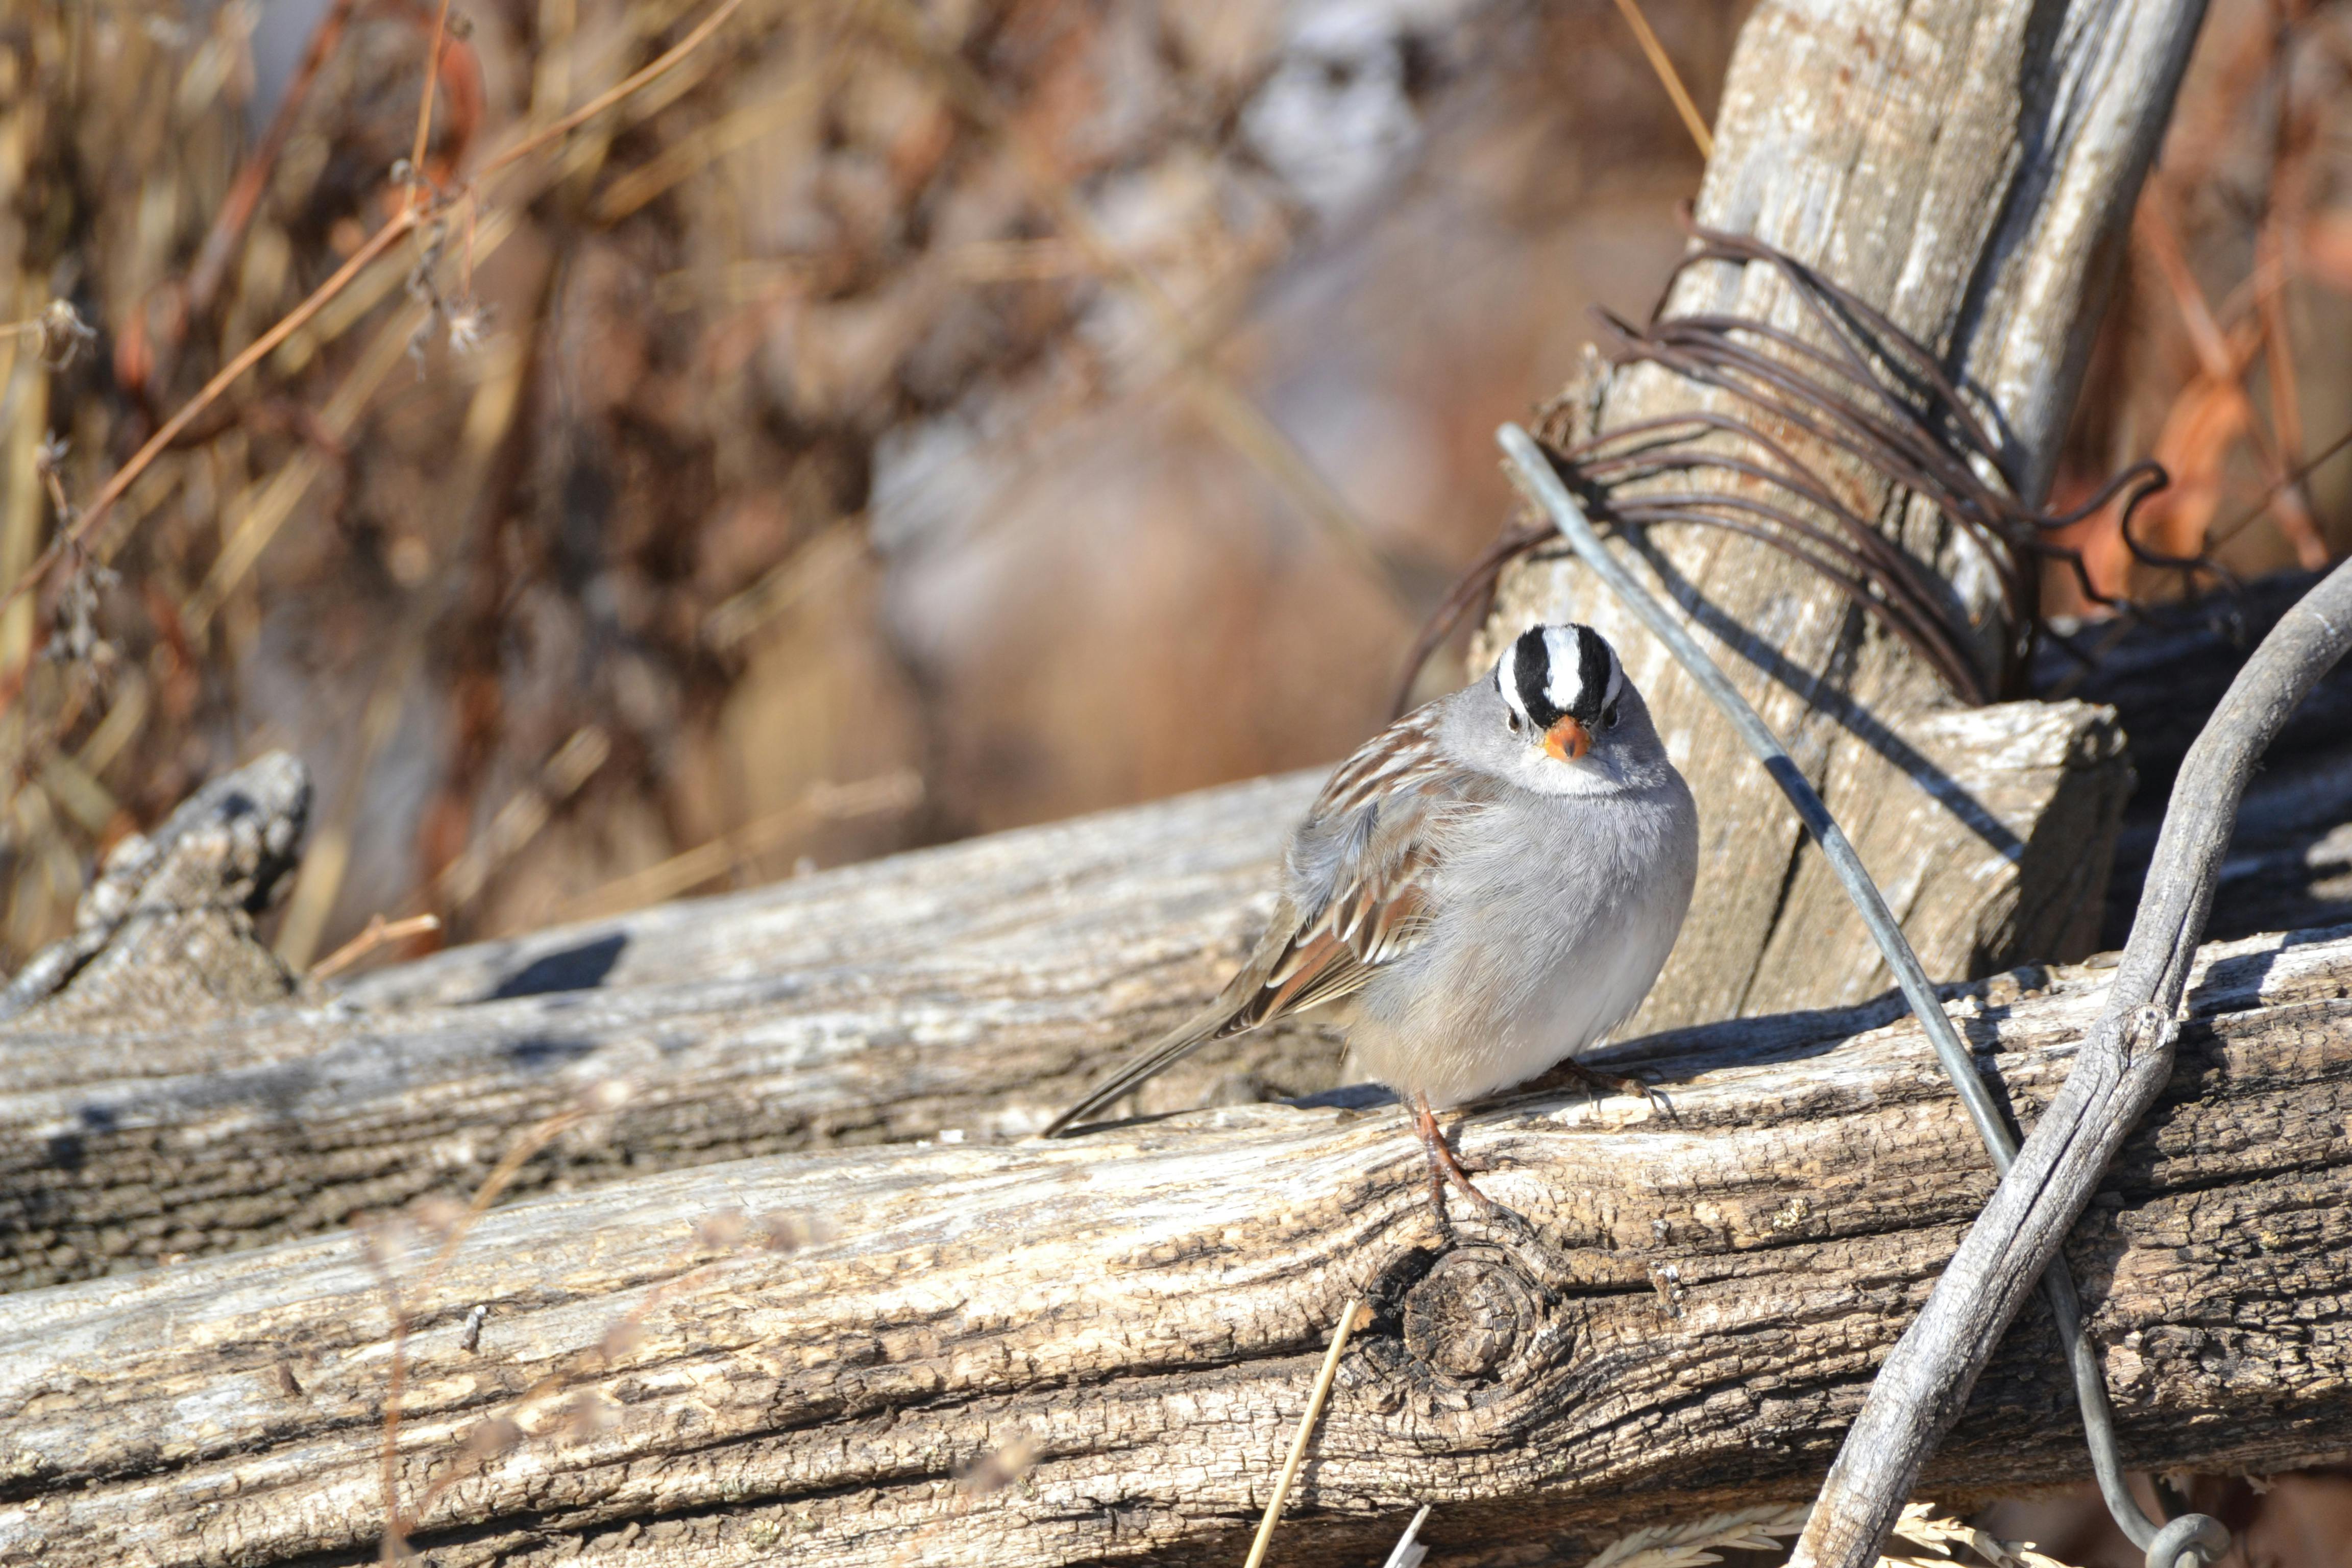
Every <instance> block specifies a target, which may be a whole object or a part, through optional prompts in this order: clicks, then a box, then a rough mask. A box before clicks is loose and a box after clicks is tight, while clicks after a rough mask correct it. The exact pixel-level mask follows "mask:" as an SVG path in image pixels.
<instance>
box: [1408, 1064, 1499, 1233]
mask: <svg viewBox="0 0 2352 1568" xmlns="http://www.w3.org/2000/svg"><path fill="white" fill-rule="evenodd" d="M1412 1125H1413V1130H1414V1131H1417V1132H1419V1133H1420V1134H1421V1147H1422V1152H1423V1153H1425V1154H1427V1155H1428V1156H1429V1206H1430V1207H1432V1208H1433V1209H1435V1210H1436V1211H1437V1218H1438V1221H1439V1223H1440V1224H1443V1223H1444V1220H1445V1184H1446V1183H1448V1182H1452V1183H1453V1184H1454V1185H1455V1186H1456V1187H1459V1188H1460V1189H1461V1190H1462V1193H1463V1194H1464V1195H1465V1197H1467V1198H1469V1200H1470V1201H1471V1202H1472V1203H1475V1204H1476V1205H1478V1212H1479V1213H1481V1214H1484V1215H1494V1214H1495V1213H1496V1203H1495V1200H1494V1199H1492V1198H1490V1197H1488V1196H1487V1195H1486V1194H1484V1193H1482V1192H1480V1191H1479V1190H1478V1189H1477V1188H1476V1187H1475V1186H1473V1185H1472V1184H1471V1182H1470V1173H1469V1172H1468V1171H1465V1170H1464V1169H1463V1168H1462V1162H1461V1161H1460V1160H1458V1159H1456V1158H1454V1150H1453V1148H1452V1147H1451V1146H1450V1145H1448V1144H1447V1142H1445V1133H1444V1130H1443V1129H1441V1128H1440V1127H1439V1126H1438V1125H1437V1112H1435V1111H1433V1110H1431V1109H1430V1108H1429V1100H1428V1098H1427V1097H1426V1096H1423V1095H1418V1094H1416V1095H1414V1096H1413V1097H1412Z"/></svg>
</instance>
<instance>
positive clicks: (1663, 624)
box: [1496, 425, 2230, 1568]
mask: <svg viewBox="0 0 2352 1568" xmlns="http://www.w3.org/2000/svg"><path fill="white" fill-rule="evenodd" d="M1496 440H1497V441H1499V442H1500V443H1501V445H1502V447H1503V451H1504V453H1505V455H1506V456H1507V457H1508V458H1510V468H1511V479H1512V482H1513V483H1515V484H1516V485H1517V486H1518V488H1519V489H1520V490H1521V491H1522V492H1523V493H1524V494H1525V495H1526V496H1527V498H1528V500H1531V501H1533V502H1535V503H1536V505H1538V507H1540V508H1542V509H1543V510H1544V511H1545V512H1546V513H1547V514H1548V515H1549V517H1550V518H1551V521H1552V522H1553V524H1554V526H1556V527H1557V528H1558V529H1559V533H1560V537H1561V538H1562V539H1564V540H1566V541H1567V542H1568V546H1569V548H1570V549H1571V550H1573V551H1575V552H1576V553H1577V557H1578V558H1579V559H1580V560H1581V561H1582V562H1583V563H1585V564H1586V565H1587V566H1589V567H1591V569H1592V571H1593V573H1594V574H1595V575H1597V576H1598V577H1599V578H1600V579H1601V582H1603V583H1605V584H1608V586H1609V590H1610V592H1612V593H1613V594H1615V595H1617V597H1618V599H1619V600H1620V601H1622V603H1623V604H1624V605H1625V607H1626V608H1627V609H1629V610H1631V611H1633V614H1634V615H1635V616H1638V617H1639V618H1640V619H1641V622H1642V624H1643V626H1648V627H1649V628H1650V630H1651V631H1652V632H1653V633H1654V634H1655V636H1656V637H1657V638H1658V640H1659V641H1660V642H1662V643H1664V644H1665V645H1666V650H1667V651H1668V652H1669V653H1672V654H1673V655H1674V656H1675V659H1676V660H1677V661H1678V662H1679V663H1680V664H1681V665H1682V667H1683V668H1685V669H1686V670H1688V671H1689V672H1690V675H1691V679H1694V680H1696V681H1697V682H1698V684H1699V688H1700V689H1702V690H1704V691H1705V692H1706V694H1707V696H1708V697H1709V698H1710V699H1711V700H1713V701H1714V703H1715V705H1716V707H1717V708H1718V709H1720V710H1722V711H1723V716H1724V717H1725V718H1726V719H1728V720H1729V721H1731V727H1732V728H1733V729H1735V730H1737V731H1739V738H1740V739H1741V740H1742V741H1745V742H1747V744H1748V750H1749V751H1750V752H1754V753H1755V754H1756V758H1757V760H1758V761H1759V762H1760V763H1763V764H1764V771H1765V772H1766V773H1769V774H1771V775H1772V782H1773V783H1775V784H1779V785H1780V793H1781V794H1782V795H1787V796H1788V797H1789V804H1790V805H1792V806H1794V807H1796V809H1797V816H1799V817H1800V818H1801V819H1802V821H1803V822H1804V825H1805V826H1806V828H1807V829H1808V830H1810V831H1811V834H1812V836H1813V840H1814V842H1815V843H1817V844H1819V845H1820V846H1821V847H1822V853H1823V854H1825V855H1827V856H1828V857H1829V861H1830V868H1831V869H1832V871H1834V872H1835V873H1836V874H1837V879H1838V880H1839V881H1840V882H1841V883H1843V885H1844V887H1845V890H1846V896H1847V897H1848V898H1850V899H1852V900H1853V907H1854V910H1855V911H1856V912H1857V913H1859V914H1860V915H1861V916H1862V923H1863V924H1864V925H1865V926H1868V927H1869V928H1870V934H1871V936H1872V938H1873V939H1874V941H1876V942H1877V943H1878V951H1879V952H1880V953H1881V954H1883V955H1884V956H1885V960H1886V967H1887V968H1888V969H1889V970H1891V971H1893V973H1894V974H1895V984H1898V985H1899V986H1901V987H1902V990H1903V996H1904V999H1905V1000H1906V1001H1907V1002H1908V1003H1910V1005H1911V1011H1912V1012H1913V1013H1914V1014H1915V1015H1916V1016H1917V1017H1918V1019H1919V1024H1920V1026H1921V1027H1922V1028H1924V1029H1925V1030H1926V1031H1927V1039H1928V1041H1929V1043H1930V1044H1932V1045H1933V1046H1934V1047H1935V1048H1936V1058H1937V1061H1939V1062H1941V1063H1942V1064H1943V1068H1944V1072H1945V1074H1946V1076H1947V1077H1948V1078H1949V1079H1951V1080H1952V1088H1953V1089H1955V1090H1957V1091H1958V1094H1959V1097H1960V1103H1961V1104H1962V1105H1964V1106H1966V1107H1967V1108H1968V1112H1969V1121H1972V1122H1974V1123H1975V1124H1976V1130H1977V1136H1978V1137H1979V1138H1981V1139H1983V1140H1984V1145H1985V1150H1986V1152H1988V1153H1990V1155H1991V1156H1992V1163H1993V1168H1994V1169H1995V1170H1997V1171H1999V1172H2000V1173H2002V1174H2003V1175H2006V1174H2008V1173H2009V1167H2010V1163H2011V1161H2013V1160H2014V1159H2015V1158H2016V1156H2017V1142H2016V1140H2015V1139H2013V1138H2011V1136H2010V1133H2009V1126H2008V1124H2007V1123H2006V1122H2004V1121H2001V1118H2000V1109H1999V1108H1998V1107H1997V1106H1995V1105H1994V1103H1993V1099H1992V1094H1991V1091H1990V1090H1989V1089H1986V1087H1985V1082H1984V1078H1983V1075H1982V1074H1981V1073H1979V1071H1978V1070H1977V1062H1976V1056H1975V1053H1974V1052H1972V1051H1970V1050H1969V1047H1967V1045H1966V1044H1964V1043H1963V1042H1962V1041H1961V1039H1960V1036H1959V1031H1958V1030H1957V1029H1955V1028H1954V1027H1953V1026H1952V1021H1951V1019H1950V1017H1949V1016H1947V1015H1946V1014H1945V1012H1944V1005H1943V1002H1942V1000H1941V999H1940V998H1939V997H1937V994H1936V988H1935V986H1934V985H1933V984H1930V983H1929V982H1928V979H1927V971H1926V970H1924V969H1922V968H1921V967H1920V966H1919V955H1918V954H1917V953H1916V952H1912V951H1911V942H1910V940H1909V939H1908V938H1906V936H1905V935H1904V934H1903V928H1902V927H1901V926H1900V925H1898V924H1897V923H1895V916H1894V915H1893V913H1892V912H1890V911H1889V910H1888V909H1887V907H1886V900H1885V898H1884V897H1882V896H1881V895H1880V893H1879V891H1878V885H1877V884H1876V883H1875V882H1874V881H1872V880H1871V879H1870V873H1869V871H1868V870H1867V869H1865V868H1864V866H1863V863H1862V857H1861V856H1859V855H1857V854H1856V853H1854V847H1853V844H1852V843H1851V842H1850V841H1849V840H1848V839H1847V838H1846V836H1845V832H1844V830H1843V829H1842V828H1841V827H1839V826H1838V825H1837V820H1836V818H1834V817H1832V816H1830V811H1829V807H1828V806H1827V805H1824V804H1823V803H1822V797H1821V795H1820V794H1819V793H1818V792H1816V791H1815V790H1814V788H1813V786H1812V784H1811V783H1810V782H1809V781H1808V780H1807V779H1806V778H1805V775H1804V774H1803V773H1801V771H1799V769H1798V767H1797V764H1796V761H1795V759H1793V758H1791V757H1790V755H1789V753H1788V752H1787V750H1786V749H1785V748H1784V747H1782V746H1781V744H1780V739H1779V737H1777V736H1775V735H1774V734H1773V733H1772V730H1771V727H1770V726H1769V725H1768V724H1766V723H1765V722H1764V721H1763V719H1762V718H1761V717H1760V716H1759V714H1758V713H1757V711H1756V710H1755V709H1754V708H1752V707H1750V706H1749V705H1748V700H1747V699H1746V698H1745V697H1742V696H1741V695H1740V694H1739V689H1738V687H1735V686H1734V685H1732V684H1731V679H1730V678H1729V677H1728V676H1727V675H1725V674H1724V673H1723V670H1722V669H1721V668H1720V667H1718V666H1717V664H1716V662H1715V660H1714V659H1712V658H1708V657H1707V654H1706V649H1704V648H1702V647H1699V646H1698V643H1697V641H1696V639H1695V638H1694V637H1692V636H1691V635H1690V633H1689V632H1688V631H1687V630H1685V628H1684V626H1683V625H1682V623H1681V622H1680V621H1677V620H1676V619H1675V617H1674V616H1673V615H1671V614H1670V613H1669V612H1668V611H1667V610H1666V607H1665V606H1664V605H1662V604H1660V603H1659V602H1658V600H1657V597H1656V595H1653V594H1652V593H1651V592H1650V591H1649V590H1648V589H1646V588H1644V587H1643V586H1642V584H1640V583H1639V582H1638V581H1636V580H1635V578H1634V576H1633V574H1632V573H1631V572H1628V571H1627V570H1626V569H1625V566H1624V564H1623V563H1622V562H1620V561H1619V560H1618V559H1617V558H1616V557H1615V556H1614V555H1612V554H1611V553H1610V552H1609V550H1608V547H1607V546H1605V545H1603V544H1602V543H1601V536H1600V535H1599V534H1597V533H1595V532H1594V531H1592V524H1591V522H1590V521H1587V519H1586V518H1585V515H1584V509H1583V508H1582V507H1580V506H1579V505H1578V504H1577V501H1576V498H1575V497H1574V496H1573V495H1571V494H1570V493H1569V489H1568V487H1567V486H1566V485H1564V484H1562V483H1561V482H1560V478H1559V474H1558V473H1557V472H1556V471H1554V469H1553V468H1552V465H1551V461H1550V459H1549V458H1547V457H1546V456H1545V455H1544V452H1543V449H1542V448H1541V447H1538V446H1537V445H1536V443H1535V440H1534V438H1533V437H1530V436H1528V433H1527V432H1526V431H1525V430H1522V429H1520V428H1519V427H1518V426H1516V425H1506V426H1503V427H1502V428H1501V429H1500V430H1498V431H1496ZM2042 1293H2043V1294H2044V1295H2045V1296H2047V1297H2048V1298H2049V1300H2050V1311H2051V1316H2052V1317H2053V1318H2054V1319H2055V1320H2056V1321H2057V1324H2058V1338H2059V1342H2060V1343H2061V1344H2063V1346H2064V1347H2065V1352H2066V1361H2067V1365H2068V1368H2069V1370H2070V1371H2071V1372H2072V1373H2074V1396H2075V1399H2076V1402H2077V1403H2078V1404H2079V1405H2081V1406H2082V1411H2083V1434H2084V1438H2085V1439H2086V1440H2087V1442H2088V1444H2089V1446H2090V1450H2091V1468H2092V1470H2093V1472H2094V1473H2095V1474H2096V1475H2097V1477H2098V1480H2099V1494H2100V1496H2101V1497H2102V1498H2104V1499H2105V1501H2106V1505H2107V1511H2108V1512H2109V1513H2110V1514H2112V1515H2113V1516H2114V1517H2115V1521H2116V1528H2117V1529H2119V1530H2121V1531H2123V1532H2124V1534H2125V1535H2126V1536H2127V1537H2129V1538H2130V1540H2131V1543H2132V1544H2133V1545H2134V1546H2137V1547H2139V1548H2140V1549H2141V1550H2142V1551H2143V1552H2146V1553H2147V1568H2200V1564H2206V1563H2213V1562H2216V1561H2218V1560H2219V1559H2220V1558H2221V1554H2222V1553H2223V1552H2227V1551H2228V1550H2229V1549H2230V1532H2229V1531H2228V1530H2227V1529H2225V1528H2224V1527H2223V1526H2222V1524H2221V1521H2219V1520H2216V1519H2213V1518H2210V1517H2209V1516H2207V1515H2205V1514H2201V1513H2192V1514H2184V1515H2182V1516H2181V1517H2180V1518H2179V1519H2176V1520H2174V1521H2171V1522H2170V1523H2168V1524H2164V1525H2161V1526H2159V1525H2158V1524H2157V1523H2156V1521H2153V1520H2150V1519H2149V1518H2148V1517H2147V1515H2146V1514H2144V1513H2142V1512H2141V1511H2140V1509H2139V1504H2138V1503H2137V1501H2136V1500H2134V1499H2133V1497H2132V1495H2131V1489H2130V1488H2129V1487H2128V1486H2126V1483H2125V1481H2124V1470H2123V1460H2122V1458H2121V1457H2120V1455H2119V1454H2118V1453H2117V1452H2116V1427H2115V1413H2114V1411H2113V1409H2112V1408H2111V1407H2110V1406H2109V1405H2108V1404H2107V1385H2106V1382H2105V1379H2104V1378H2103V1377H2102V1376H2101V1375H2100V1373H2099V1363H2098V1358H2097V1357H2096V1355H2095V1354H2094V1353H2093V1352H2092V1349H2091V1344H2090V1341H2089V1340H2088V1339H2087V1338H2086V1337H2084V1333H2083V1309H2082V1302H2081V1300H2080V1299H2079V1298H2078V1297H2077V1296H2076V1295H2075V1293H2074V1276H2073V1275H2072V1274H2071V1273H2069V1272H2068V1271H2067V1268H2066V1260H2065V1259H2064V1258H2063V1257H2061V1258H2052V1259H2051V1260H2050V1267H2049V1268H2048V1269H2047V1271H2045V1272H2044V1273H2043V1275H2042Z"/></svg>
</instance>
